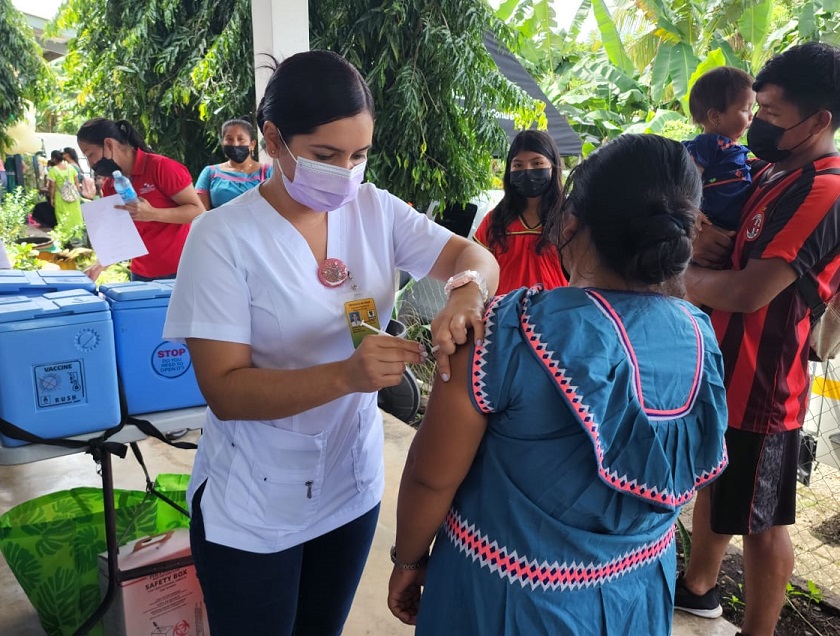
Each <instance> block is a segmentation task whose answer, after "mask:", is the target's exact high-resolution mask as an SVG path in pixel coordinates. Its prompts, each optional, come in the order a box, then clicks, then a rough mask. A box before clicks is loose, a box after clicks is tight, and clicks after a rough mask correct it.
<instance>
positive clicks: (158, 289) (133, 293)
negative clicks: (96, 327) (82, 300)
mask: <svg viewBox="0 0 840 636" xmlns="http://www.w3.org/2000/svg"><path fill="white" fill-rule="evenodd" d="M166 282H167V281H151V282H142V281H131V282H130V283H111V284H106V285H100V286H99V293H100V294H102V295H103V296H104V297H105V298H107V299H108V300H109V301H110V302H111V303H112V305H113V309H115V310H119V309H120V308H119V304H120V303H140V304H141V305H142V306H147V307H153V306H159V305H168V304H169V297H170V296H171V295H172V285H170V284H165V283H166ZM136 306H138V305H135V307H136Z"/></svg>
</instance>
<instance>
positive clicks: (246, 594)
mask: <svg viewBox="0 0 840 636" xmlns="http://www.w3.org/2000/svg"><path fill="white" fill-rule="evenodd" d="M203 492H204V486H203V485H202V486H201V487H200V488H199V489H198V491H197V492H196V493H195V497H194V498H193V506H192V520H191V522H190V543H191V544H192V555H193V561H194V562H195V569H196V573H197V574H198V578H199V581H200V582H201V589H202V592H203V593H204V603H205V606H206V608H207V619H208V623H209V627H210V633H211V634H212V635H213V636H243V635H244V634H247V635H248V636H330V635H332V634H335V635H338V634H341V630H342V628H343V627H344V622H345V621H346V620H347V615H348V614H349V613H350V605H351V604H352V602H353V596H354V595H355V593H356V588H357V587H358V585H359V580H360V579H361V578H362V570H363V569H364V567H365V561H366V560H367V556H368V552H370V545H371V542H372V541H373V533H374V530H375V529H376V522H377V520H378V519H379V504H377V505H376V507H375V508H373V509H372V510H371V511H370V512H367V513H365V514H364V515H362V516H361V517H359V518H358V519H355V520H353V521H351V522H350V523H348V524H346V525H344V526H341V527H340V528H336V529H335V530H333V531H332V532H329V533H327V534H325V535H322V536H320V537H316V538H314V539H312V540H310V541H307V542H306V543H303V544H301V545H296V546H294V547H291V548H288V549H287V550H283V551H281V552H274V553H270V554H259V553H255V552H246V551H244V550H237V549H235V548H229V547H227V546H223V545H219V544H217V543H211V542H210V541H207V539H206V538H205V534H204V519H203V517H202V515H201V505H200V502H201V495H202V494H203Z"/></svg>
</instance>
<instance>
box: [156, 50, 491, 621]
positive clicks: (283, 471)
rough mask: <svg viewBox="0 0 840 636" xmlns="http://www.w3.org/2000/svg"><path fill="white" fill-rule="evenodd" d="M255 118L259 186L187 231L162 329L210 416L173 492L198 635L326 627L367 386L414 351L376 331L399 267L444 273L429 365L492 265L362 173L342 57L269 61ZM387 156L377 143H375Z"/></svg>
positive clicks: (462, 323)
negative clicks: (268, 171) (198, 606)
mask: <svg viewBox="0 0 840 636" xmlns="http://www.w3.org/2000/svg"><path fill="white" fill-rule="evenodd" d="M257 121H258V124H259V126H260V129H261V130H262V133H263V136H264V138H265V142H266V149H267V151H268V154H269V155H270V156H271V157H272V159H273V162H274V173H273V176H272V177H271V178H270V179H269V180H268V181H266V182H265V183H263V184H262V185H261V186H260V187H258V188H254V189H253V190H250V191H248V192H247V193H245V194H244V195H242V196H241V197H239V198H237V199H236V200H235V201H233V202H231V203H230V204H228V205H225V206H223V207H220V208H218V209H214V210H211V211H210V212H207V213H205V214H203V215H202V216H201V217H200V218H198V219H197V220H196V221H195V222H194V223H193V226H192V230H191V231H190V235H189V238H188V240H187V243H186V246H185V249H184V253H183V256H182V257H181V263H180V266H179V270H178V276H177V279H176V281H177V282H176V284H175V290H174V293H173V294H172V300H171V303H170V306H169V313H168V316H167V321H166V326H165V329H164V336H165V337H166V338H168V339H181V340H184V341H185V342H186V343H187V345H188V347H189V350H190V354H191V356H192V363H193V365H194V367H195V372H196V377H197V378H198V382H199V385H200V387H201V390H202V392H203V393H204V396H205V398H206V399H207V404H208V405H209V408H208V410H207V420H206V423H205V426H204V434H203V436H202V438H201V441H200V443H199V448H198V454H197V455H196V459H195V465H194V467H193V474H192V480H191V483H190V489H189V496H190V499H191V503H192V521H191V528H190V535H191V542H192V550H193V558H194V560H195V564H196V569H197V572H198V576H199V579H200V581H201V586H202V590H203V592H204V600H205V603H206V607H207V613H208V618H209V623H210V631H211V633H212V634H213V636H226V635H229V636H241V635H242V634H248V635H249V636H261V635H269V634H270V635H272V636H275V635H286V634H289V635H291V634H295V635H296V636H306V635H313V636H316V635H317V636H328V635H330V634H339V633H341V630H342V627H343V625H344V621H345V620H346V618H347V614H348V612H349V610H350V605H351V603H352V600H353V595H354V593H355V591H356V587H357V586H358V582H359V579H360V577H361V573H362V569H363V567H364V563H365V560H366V559H367V555H368V552H369V550H370V545H371V541H372V538H373V532H374V528H375V526H376V521H377V518H378V513H379V502H380V500H381V498H382V492H383V488H384V472H383V458H382V443H383V432H382V419H381V415H380V413H379V410H378V408H377V403H376V392H377V391H378V390H379V389H381V388H383V387H387V386H394V385H396V384H398V383H399V382H400V381H401V379H402V374H403V372H404V369H405V365H406V364H408V363H419V362H420V361H421V359H422V357H423V356H425V350H424V349H423V347H422V346H421V345H419V344H418V343H416V342H412V341H409V340H403V339H399V338H394V337H391V336H386V335H378V334H376V333H374V332H373V331H371V330H369V329H367V328H366V327H364V326H362V325H361V324H360V322H361V321H360V320H357V319H356V317H357V316H361V317H363V321H364V322H365V323H368V324H372V325H373V326H375V327H377V328H380V329H384V328H385V327H386V325H387V323H388V317H389V316H390V315H391V312H392V309H393V306H394V275H395V272H396V270H397V269H401V270H405V271H407V272H409V273H410V274H411V275H412V276H414V277H415V278H421V277H423V276H427V275H428V276H432V277H434V278H437V279H439V280H442V281H447V285H446V289H447V291H448V294H449V299H448V301H447V303H446V306H445V307H444V309H443V310H442V311H441V313H440V314H439V315H438V317H437V318H436V319H435V321H434V322H433V324H432V334H433V341H434V343H435V344H438V345H440V349H439V351H438V352H437V358H438V368H439V372H440V373H441V375H442V377H444V378H447V379H448V374H449V362H448V357H447V356H448V355H449V354H451V353H453V352H454V351H455V346H456V344H463V343H464V342H465V341H466V338H467V331H468V329H474V330H475V334H476V336H475V337H476V338H478V339H480V338H482V337H483V334H484V326H483V324H482V315H483V311H484V303H485V302H486V300H487V297H488V294H491V293H492V292H494V291H495V289H496V285H497V283H498V273H499V270H498V266H497V264H496V262H495V260H494V259H493V257H492V255H490V253H489V252H487V251H486V250H484V249H483V248H482V247H481V246H479V245H477V244H475V243H472V242H470V241H467V240H466V239H463V238H461V237H458V236H455V235H453V234H451V233H450V232H449V231H448V230H446V229H444V228H443V227H441V226H440V225H437V224H435V223H433V222H431V221H429V219H427V218H426V217H425V215H423V214H420V213H418V212H417V211H415V210H414V209H412V208H411V207H410V206H408V205H407V204H406V203H404V202H403V201H401V200H400V199H398V198H396V197H395V196H393V195H391V194H389V193H388V192H386V191H384V190H380V189H378V188H376V187H375V186H374V185H372V184H370V183H364V184H363V183H362V181H363V180H364V170H365V163H366V160H367V155H368V151H369V149H370V147H371V141H372V138H373V127H374V107H373V101H372V98H371V93H370V90H369V88H368V87H367V85H366V84H365V82H364V80H363V78H362V77H361V75H360V74H359V72H358V71H357V70H356V69H355V68H354V67H353V66H352V65H350V64H349V63H348V62H347V61H346V60H344V59H343V58H342V57H340V56H338V55H336V54H334V53H331V52H327V51H310V52H306V53H299V54H297V55H294V56H292V57H289V58H287V59H286V60H284V61H283V62H282V63H280V64H279V66H278V67H277V69H276V70H275V72H274V74H273V76H272V77H271V80H270V81H269V83H268V86H267V88H266V92H265V96H264V98H263V100H262V102H261V103H260V107H259V111H258V113H257ZM383 151H384V152H387V149H383Z"/></svg>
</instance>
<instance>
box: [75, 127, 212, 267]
mask: <svg viewBox="0 0 840 636" xmlns="http://www.w3.org/2000/svg"><path fill="white" fill-rule="evenodd" d="M76 140H77V142H78V144H79V148H80V149H81V151H82V152H83V153H84V155H85V157H87V160H88V162H89V163H90V167H91V168H92V169H93V171H94V173H96V174H97V175H98V176H102V177H105V182H104V183H103V185H102V194H103V195H104V196H108V195H111V194H115V193H116V190H114V179H113V178H112V176H111V175H112V174H113V172H114V170H119V171H120V172H122V173H123V175H125V176H127V177H128V178H129V179H130V180H131V184H132V185H133V186H134V190H135V191H136V192H137V196H138V199H139V200H138V201H136V202H134V203H129V204H128V205H118V206H116V207H118V208H121V209H123V210H128V212H129V213H130V214H131V218H132V219H134V223H135V225H136V226H137V230H138V231H139V232H140V237H141V238H142V239H143V243H145V244H146V249H147V250H149V253H148V254H146V255H145V256H139V257H137V258H133V259H131V280H141V281H142V280H155V279H159V278H175V273H176V272H177V270H178V261H179V260H180V259H181V251H182V250H183V249H184V242H185V241H186V240H187V234H188V233H189V231H190V223H191V222H192V220H193V219H194V218H195V217H197V216H198V215H199V214H201V213H202V212H204V206H203V205H202V204H201V200H200V199H199V198H198V194H196V191H195V189H194V188H193V184H192V176H191V175H190V173H189V171H188V170H187V168H186V166H184V165H183V164H181V163H178V162H177V161H175V160H174V159H170V158H168V157H164V156H163V155H157V154H154V153H153V152H152V150H151V148H149V146H147V145H146V143H145V141H143V138H142V137H141V136H140V134H139V133H138V132H137V131H136V130H135V129H134V128H133V127H132V126H131V124H129V123H128V122H127V121H125V120H120V121H111V120H110V119H104V118H102V117H97V118H96V119H91V120H89V121H87V122H85V123H84V124H82V127H81V128H80V129H79V132H78V133H76ZM102 269H103V268H102V266H101V265H100V264H99V262H98V261H97V262H96V263H95V264H94V265H93V266H91V267H90V268H89V269H88V270H87V271H86V272H85V273H87V274H88V276H90V277H91V278H92V279H93V280H96V279H97V277H98V276H99V274H100V273H101V271H102Z"/></svg>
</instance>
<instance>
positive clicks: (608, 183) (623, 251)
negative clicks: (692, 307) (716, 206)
mask: <svg viewBox="0 0 840 636" xmlns="http://www.w3.org/2000/svg"><path fill="white" fill-rule="evenodd" d="M565 194H566V201H565V203H564V205H563V211H564V212H563V213H564V214H574V215H575V216H576V217H577V218H578V220H579V221H580V223H581V224H582V225H584V226H585V227H587V228H588V229H589V232H590V235H591V237H592V242H593V244H594V245H595V249H596V250H597V251H598V256H599V258H600V259H601V262H602V263H603V264H604V265H605V266H606V267H608V268H609V269H611V270H612V271H613V272H615V273H617V274H619V275H620V276H622V277H623V278H624V279H625V280H627V281H629V282H633V283H639V284H643V285H657V284H660V283H665V282H667V281H669V280H670V279H673V278H674V277H676V276H679V275H681V274H682V273H683V272H684V271H685V268H686V267H687V266H688V262H689V260H690V259H691V244H692V239H693V236H694V222H695V219H696V215H697V210H698V208H699V205H700V198H701V195H702V185H701V182H700V176H699V174H698V172H697V168H695V166H694V162H693V161H692V160H691V157H690V156H689V155H688V152H686V150H685V148H684V147H683V145H682V144H680V143H678V142H675V141H671V140H670V139H665V138H664V137H659V136H657V135H622V136H621V137H618V138H617V139H615V140H614V141H611V142H610V143H608V144H606V145H604V146H603V147H601V148H600V149H598V150H597V151H596V152H594V153H593V154H592V155H590V156H589V158H587V159H586V160H585V161H584V162H583V163H581V164H580V165H578V166H577V167H576V168H575V169H574V170H572V172H571V174H570V175H569V177H568V179H567V180H566V188H565ZM561 224H562V220H560V219H554V220H553V221H552V236H553V237H554V238H555V241H556V240H557V237H558V235H559V230H560V225H561Z"/></svg>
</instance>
